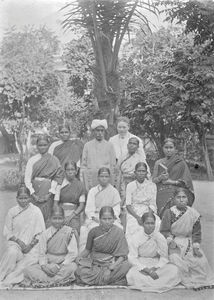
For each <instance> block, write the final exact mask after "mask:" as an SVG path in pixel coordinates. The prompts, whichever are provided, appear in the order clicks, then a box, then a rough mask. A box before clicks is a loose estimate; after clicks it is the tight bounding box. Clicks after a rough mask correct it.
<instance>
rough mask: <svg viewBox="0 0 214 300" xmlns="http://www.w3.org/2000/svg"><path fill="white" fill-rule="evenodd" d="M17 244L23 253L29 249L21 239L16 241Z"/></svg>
mask: <svg viewBox="0 0 214 300" xmlns="http://www.w3.org/2000/svg"><path fill="white" fill-rule="evenodd" d="M16 243H17V244H18V245H19V247H20V248H21V250H22V252H23V251H24V249H25V248H26V247H27V245H26V244H25V243H24V242H22V241H21V240H20V239H16Z"/></svg>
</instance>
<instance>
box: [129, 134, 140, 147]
mask: <svg viewBox="0 0 214 300" xmlns="http://www.w3.org/2000/svg"><path fill="white" fill-rule="evenodd" d="M131 140H135V141H136V142H137V144H138V146H139V144H140V141H139V140H138V138H136V137H134V136H133V137H130V138H129V140H128V143H129V142H130V141H131Z"/></svg>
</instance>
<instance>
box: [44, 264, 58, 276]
mask: <svg viewBox="0 0 214 300" xmlns="http://www.w3.org/2000/svg"><path fill="white" fill-rule="evenodd" d="M41 269H42V270H43V271H44V272H45V273H46V274H47V275H48V276H50V277H53V276H55V275H56V274H57V273H58V272H59V270H60V266H59V265H58V264H53V263H51V264H47V265H43V266H41Z"/></svg>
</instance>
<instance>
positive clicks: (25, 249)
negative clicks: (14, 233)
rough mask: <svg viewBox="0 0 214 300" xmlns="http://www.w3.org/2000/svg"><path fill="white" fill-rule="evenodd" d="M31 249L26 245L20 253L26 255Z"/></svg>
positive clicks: (30, 246)
mask: <svg viewBox="0 0 214 300" xmlns="http://www.w3.org/2000/svg"><path fill="white" fill-rule="evenodd" d="M32 248H33V247H32V245H31V244H29V245H27V246H26V247H25V248H24V249H23V250H22V253H24V254H27V253H28V252H30V250H31V249H32Z"/></svg>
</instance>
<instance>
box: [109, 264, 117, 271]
mask: <svg viewBox="0 0 214 300" xmlns="http://www.w3.org/2000/svg"><path fill="white" fill-rule="evenodd" d="M115 267H116V265H115V264H111V265H110V266H109V267H108V268H109V270H110V271H113V270H114V269H115Z"/></svg>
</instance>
